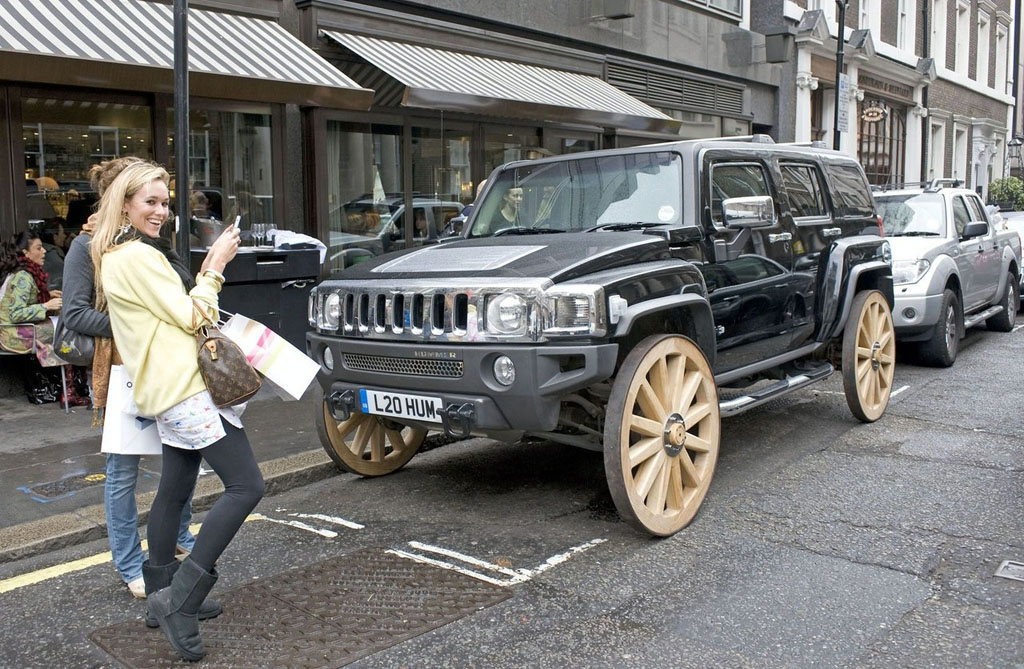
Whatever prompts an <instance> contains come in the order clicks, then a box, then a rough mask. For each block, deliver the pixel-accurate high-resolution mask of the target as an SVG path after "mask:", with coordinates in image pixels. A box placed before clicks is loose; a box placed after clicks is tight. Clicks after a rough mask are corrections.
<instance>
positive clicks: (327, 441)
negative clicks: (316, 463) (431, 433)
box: [316, 391, 427, 476]
mask: <svg viewBox="0 0 1024 669" xmlns="http://www.w3.org/2000/svg"><path fill="white" fill-rule="evenodd" d="M320 394H321V402H320V408H319V410H318V411H317V421H316V430H317V433H318V434H319V435H320V443H321V444H322V445H323V447H324V450H325V451H327V455H329V456H331V460H334V463H335V464H336V465H338V466H339V467H341V468H342V469H344V470H345V471H347V472H352V473H353V474H358V475H359V476H383V475H385V474H390V473H391V472H393V471H396V470H398V469H401V468H402V467H403V466H404V465H405V463H407V462H409V460H412V456H414V455H416V451H418V450H419V448H420V445H421V444H422V443H423V439H424V437H426V436H427V431H426V430H421V429H418V428H411V427H406V426H404V425H400V424H399V423H395V422H392V421H390V420H388V419H386V418H384V417H382V416H373V415H370V414H365V413H353V414H352V415H351V417H349V419H348V420H346V421H339V420H336V419H335V418H334V417H333V416H332V415H331V411H330V409H329V408H328V406H327V402H326V400H324V399H323V392H322V391H321V393H320Z"/></svg>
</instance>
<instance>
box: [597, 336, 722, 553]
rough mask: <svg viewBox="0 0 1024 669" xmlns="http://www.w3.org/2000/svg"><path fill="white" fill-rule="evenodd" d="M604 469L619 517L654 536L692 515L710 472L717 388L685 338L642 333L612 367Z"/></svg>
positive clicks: (718, 430) (714, 444) (715, 433)
mask: <svg viewBox="0 0 1024 669" xmlns="http://www.w3.org/2000/svg"><path fill="white" fill-rule="evenodd" d="M607 413H608V416H607V419H606V420H605V428H604V470H605V476H606V477H607V479H608V488H609V489H610V491H611V494H612V499H613V500H614V501H615V508H616V509H618V512H619V515H620V516H622V517H623V518H624V519H625V520H627V521H629V522H630V523H632V524H633V525H636V526H637V527H639V528H640V529H642V530H644V531H646V532H650V533H651V534H654V535H657V536H668V535H670V534H673V533H675V532H678V531H679V530H681V529H682V528H684V527H686V525H687V524H689V522H690V521H691V520H693V517H694V516H695V515H696V514H697V510H698V509H699V508H700V505H701V502H703V501H704V496H705V495H706V494H707V491H708V487H709V486H710V485H711V477H712V475H713V474H714V473H715V463H716V462H717V460H718V442H719V438H720V435H721V426H720V414H719V410H718V389H717V388H716V387H715V378H714V375H713V373H712V372H711V366H710V365H708V361H707V359H706V358H705V357H704V354H703V353H701V350H700V348H698V347H697V345H696V344H694V343H693V342H692V341H690V340H689V339H686V338H685V337H679V336H674V335H655V336H652V337H648V338H646V339H644V340H643V341H642V342H640V344H639V345H637V347H636V348H634V349H633V350H632V351H631V352H630V353H629V355H628V356H627V357H626V359H625V361H623V363H622V367H621V368H620V369H619V373H618V375H617V376H616V377H615V382H614V384H613V385H612V392H611V396H610V397H609V399H608V412H607Z"/></svg>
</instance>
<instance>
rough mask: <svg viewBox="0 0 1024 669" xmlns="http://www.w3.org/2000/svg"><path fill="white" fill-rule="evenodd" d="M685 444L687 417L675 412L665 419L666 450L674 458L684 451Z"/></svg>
mask: <svg viewBox="0 0 1024 669" xmlns="http://www.w3.org/2000/svg"><path fill="white" fill-rule="evenodd" d="M685 444H686V419H684V418H683V417H682V416H680V415H679V414H677V413H674V414H672V415H671V416H669V417H668V419H667V420H666V421H665V452H666V453H668V455H669V457H673V458H674V457H676V456H677V455H679V454H680V453H682V452H683V446H684V445H685Z"/></svg>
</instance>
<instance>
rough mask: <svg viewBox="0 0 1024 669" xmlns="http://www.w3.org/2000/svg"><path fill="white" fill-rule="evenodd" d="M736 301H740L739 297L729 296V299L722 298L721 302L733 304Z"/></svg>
mask: <svg viewBox="0 0 1024 669" xmlns="http://www.w3.org/2000/svg"><path fill="white" fill-rule="evenodd" d="M738 299H740V296H739V295H730V296H729V297H723V298H722V301H723V302H735V301H736V300H738Z"/></svg>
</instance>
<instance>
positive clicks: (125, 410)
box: [100, 365, 163, 455]
mask: <svg viewBox="0 0 1024 669" xmlns="http://www.w3.org/2000/svg"><path fill="white" fill-rule="evenodd" d="M138 413H139V410H138V407H136V406H135V397H134V394H133V393H132V380H131V379H129V378H128V374H127V373H126V372H125V371H124V366H123V365H113V366H111V368H110V386H109V387H108V388H107V411H106V417H105V418H104V420H103V438H102V440H101V441H100V452H101V453H117V454H120V455H160V453H161V452H163V447H162V446H161V444H160V432H159V431H158V430H157V427H156V421H154V420H153V419H152V418H146V417H144V416H139V415H138Z"/></svg>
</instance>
